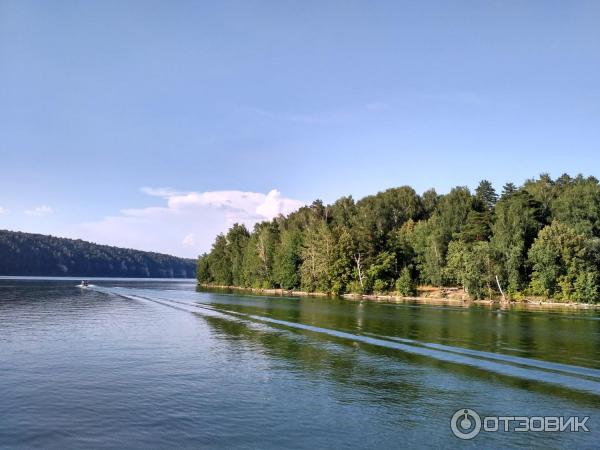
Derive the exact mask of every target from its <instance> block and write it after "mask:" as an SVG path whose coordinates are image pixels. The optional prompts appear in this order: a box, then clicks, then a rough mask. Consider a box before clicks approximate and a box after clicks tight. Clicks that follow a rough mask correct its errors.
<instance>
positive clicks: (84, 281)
mask: <svg viewBox="0 0 600 450" xmlns="http://www.w3.org/2000/svg"><path fill="white" fill-rule="evenodd" d="M77 287H80V288H87V287H90V284H89V283H88V281H87V280H81V283H79V284H78V285H77Z"/></svg>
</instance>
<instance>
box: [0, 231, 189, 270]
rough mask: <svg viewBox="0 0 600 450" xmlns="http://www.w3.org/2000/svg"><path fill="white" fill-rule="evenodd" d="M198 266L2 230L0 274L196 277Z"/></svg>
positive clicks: (171, 258) (186, 261) (160, 256)
mask: <svg viewBox="0 0 600 450" xmlns="http://www.w3.org/2000/svg"><path fill="white" fill-rule="evenodd" d="M195 266H196V262H195V261H194V260H192V259H184V258H177V257H175V256H170V255H164V254H161V253H153V252H143V251H139V250H132V249H127V248H119V247H111V246H108V245H98V244H93V243H91V242H85V241H82V240H79V239H77V240H73V239H65V238H57V237H53V236H45V235H42V234H31V233H21V232H16V231H6V230H0V275H23V276H25V275H37V276H76V277H131V278H193V277H194V275H195V272H196V267H195Z"/></svg>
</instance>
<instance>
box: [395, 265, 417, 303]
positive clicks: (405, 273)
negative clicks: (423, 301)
mask: <svg viewBox="0 0 600 450" xmlns="http://www.w3.org/2000/svg"><path fill="white" fill-rule="evenodd" d="M396 291H397V292H398V293H399V294H400V295H402V296H403V297H414V296H415V295H417V286H416V285H415V282H414V279H413V276H412V273H411V270H410V268H409V267H403V268H402V271H401V272H400V277H399V278H398V279H397V280H396Z"/></svg>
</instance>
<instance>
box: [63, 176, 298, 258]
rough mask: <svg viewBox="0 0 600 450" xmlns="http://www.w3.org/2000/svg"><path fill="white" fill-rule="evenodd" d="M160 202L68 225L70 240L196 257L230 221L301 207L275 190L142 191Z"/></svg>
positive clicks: (265, 216)
mask: <svg viewBox="0 0 600 450" xmlns="http://www.w3.org/2000/svg"><path fill="white" fill-rule="evenodd" d="M141 190H142V192H144V193H145V194H147V195H150V196H153V197H158V198H160V199H162V201H163V202H164V203H163V204H161V205H159V206H151V207H147V208H130V209H124V210H122V211H121V212H120V214H118V215H114V216H109V217H105V218H104V219H102V220H100V221H97V222H89V223H82V224H78V225H75V226H72V227H70V228H69V229H68V230H65V233H63V234H66V235H68V236H70V237H76V238H82V239H86V240H91V241H93V242H98V243H104V244H111V245H118V246H123V247H130V248H137V249H142V250H152V251H159V252H165V253H170V254H174V255H179V256H187V257H196V256H197V255H198V254H199V253H202V252H204V251H208V250H209V249H210V246H211V244H212V242H213V241H214V238H215V236H216V235H217V234H218V233H221V232H224V231H226V230H227V229H228V228H229V227H230V226H231V225H233V224H234V223H236V222H237V223H242V224H244V225H246V226H247V227H249V228H251V227H252V226H254V224H255V223H257V222H260V221H263V220H270V219H272V218H273V217H276V216H278V215H279V214H288V213H290V212H292V211H294V210H296V209H298V208H300V207H301V206H303V205H304V204H305V203H304V202H301V201H299V200H294V199H290V198H286V197H284V196H283V195H282V194H281V192H279V191H278V190H276V189H273V190H272V191H270V192H268V193H267V194H263V193H258V192H244V191H209V192H179V191H176V190H174V189H170V188H149V187H146V188H142V189H141Z"/></svg>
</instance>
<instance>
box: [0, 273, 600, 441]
mask: <svg viewBox="0 0 600 450" xmlns="http://www.w3.org/2000/svg"><path fill="white" fill-rule="evenodd" d="M75 284H76V283H74V282H73V281H70V280H52V279H46V280H7V279H5V280H0V317H1V320H0V355H1V357H2V358H1V361H2V363H1V364H2V368H1V370H2V372H1V376H0V395H1V398H2V402H3V407H4V412H3V414H2V415H1V416H0V447H2V448H32V447H37V448H72V447H92V448H122V447H128V448H198V447H208V448H227V449H229V448H266V449H281V448H307V449H309V448H310V449H319V448H323V449H331V448H353V449H355V448H405V447H427V448H432V447H433V448H435V447H448V448H456V447H488V448H489V447H493V448H494V447H495V448H507V447H509V448H510V447H529V448H531V447H539V448H563V447H578V448H594V447H597V446H598V442H600V440H599V439H598V436H599V435H598V432H599V431H598V430H600V428H599V426H600V314H599V313H598V312H597V311H594V310H588V311H571V310H550V311H537V310H536V311H527V310H506V311H505V310H500V309H496V308H490V307H469V308H462V307H450V306H425V305H415V304H385V303H371V302H354V301H346V300H335V299H325V298H286V297H268V296H250V295H241V294H240V293H229V292H214V291H197V290H196V287H195V285H194V283H193V282H181V281H178V282H166V281H126V280H97V281H93V282H92V284H94V286H92V287H91V288H90V289H88V290H81V289H79V288H76V287H75ZM461 408H471V409H473V410H475V411H477V412H478V413H479V414H480V415H481V416H482V417H483V416H494V415H497V416H579V417H583V416H589V417H590V419H589V420H588V422H587V425H588V428H589V429H590V430H591V431H590V432H577V433H570V432H563V433H559V432H527V433H523V432H521V433H519V432H514V431H513V432H485V431H482V432H481V433H480V434H479V435H478V436H476V437H475V438H474V439H473V440H470V441H463V440H460V439H458V438H456V437H455V436H454V435H453V434H452V432H451V429H450V418H451V416H452V415H453V414H454V412H455V411H457V410H458V409H461Z"/></svg>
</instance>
